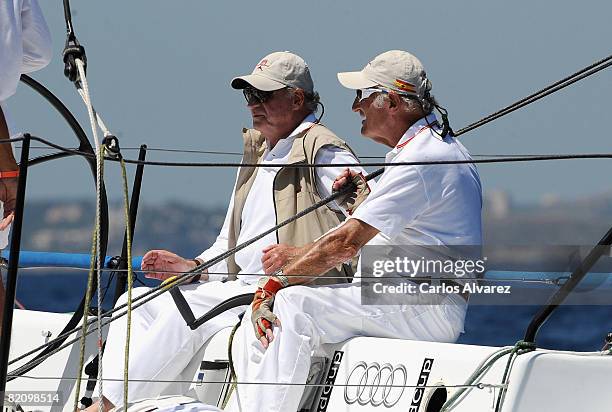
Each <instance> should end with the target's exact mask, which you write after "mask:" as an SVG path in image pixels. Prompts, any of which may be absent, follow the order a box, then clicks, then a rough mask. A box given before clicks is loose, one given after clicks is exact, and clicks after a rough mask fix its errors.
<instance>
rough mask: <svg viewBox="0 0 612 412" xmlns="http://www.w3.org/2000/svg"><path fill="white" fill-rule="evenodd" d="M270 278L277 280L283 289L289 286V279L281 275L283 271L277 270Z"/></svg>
mask: <svg viewBox="0 0 612 412" xmlns="http://www.w3.org/2000/svg"><path fill="white" fill-rule="evenodd" d="M272 276H273V277H275V278H277V279H278V280H279V282H280V283H281V285H283V287H284V288H286V287H287V286H289V278H288V277H287V276H285V274H284V273H283V269H278V270H277V271H276V272H274V273H273V274H272Z"/></svg>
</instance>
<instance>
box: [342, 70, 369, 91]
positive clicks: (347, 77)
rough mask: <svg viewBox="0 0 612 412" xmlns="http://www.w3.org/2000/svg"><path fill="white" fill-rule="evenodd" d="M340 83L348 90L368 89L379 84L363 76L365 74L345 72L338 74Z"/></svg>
mask: <svg viewBox="0 0 612 412" xmlns="http://www.w3.org/2000/svg"><path fill="white" fill-rule="evenodd" d="M338 81H339V82H340V84H341V85H343V86H344V87H346V88H347V89H353V90H357V89H367V88H369V87H374V86H377V85H378V83H376V82H373V81H372V80H370V79H368V78H367V77H365V76H364V75H363V72H344V73H338Z"/></svg>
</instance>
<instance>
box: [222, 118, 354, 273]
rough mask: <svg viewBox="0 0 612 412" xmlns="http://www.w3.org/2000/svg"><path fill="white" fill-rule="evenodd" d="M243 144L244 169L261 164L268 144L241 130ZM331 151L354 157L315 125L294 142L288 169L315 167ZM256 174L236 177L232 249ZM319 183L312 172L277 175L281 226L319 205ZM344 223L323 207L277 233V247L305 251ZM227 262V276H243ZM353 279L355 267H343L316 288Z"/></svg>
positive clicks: (242, 171) (341, 217) (246, 171)
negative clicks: (330, 148)
mask: <svg viewBox="0 0 612 412" xmlns="http://www.w3.org/2000/svg"><path fill="white" fill-rule="evenodd" d="M243 138H244V157H243V163H251V164H258V163H260V162H261V160H262V157H263V154H264V152H265V150H266V141H265V138H264V137H263V136H262V135H261V133H260V132H258V131H257V130H254V129H243ZM328 145H331V146H335V147H339V148H341V149H344V150H348V151H350V152H351V153H352V150H351V149H350V147H349V146H348V145H347V144H346V143H345V142H344V141H342V140H341V139H340V138H338V137H337V136H336V135H335V134H334V133H333V132H331V131H330V130H329V129H327V128H326V127H324V126H322V125H318V124H317V125H314V126H312V127H311V128H309V129H307V130H305V131H304V132H302V133H300V134H299V135H298V136H297V137H296V138H295V140H294V142H293V145H292V147H291V149H290V153H289V159H288V161H287V163H289V164H299V163H314V159H315V156H316V154H317V152H318V151H319V150H320V149H321V148H322V147H323V146H328ZM355 157H356V156H355ZM258 169H259V168H256V167H241V168H240V171H239V172H238V178H237V180H236V188H235V192H234V209H233V211H232V217H231V221H230V227H229V235H228V248H230V249H231V248H233V247H235V246H236V242H237V239H238V235H239V234H240V227H241V220H242V209H243V208H244V204H245V202H246V199H247V196H248V194H249V191H250V190H251V186H252V185H253V182H254V181H255V176H256V175H257V170H258ZM315 182H316V174H315V168H313V167H309V168H306V167H300V168H298V167H284V168H281V169H280V170H279V171H278V173H277V174H276V177H275V178H274V185H273V186H274V188H273V190H274V193H273V196H274V205H275V208H276V223H277V224H278V223H280V222H283V221H284V220H286V219H288V218H290V217H291V216H294V215H295V214H297V213H298V212H300V211H302V210H304V209H306V208H307V207H309V206H311V205H313V204H315V203H316V202H318V201H320V200H321V195H320V194H319V193H318V191H317V186H316V183H315ZM342 220H344V215H342V213H339V212H335V211H334V210H332V209H331V208H329V207H327V206H322V207H320V208H318V209H316V210H315V211H313V212H311V213H309V214H307V215H305V216H302V217H301V218H299V219H297V220H295V221H293V222H292V223H289V224H288V225H286V226H284V227H282V228H280V229H279V230H277V231H276V240H277V242H278V243H285V244H288V245H291V246H303V245H305V244H307V243H310V242H313V241H314V240H316V239H317V238H319V237H320V236H322V235H323V234H325V233H327V232H328V231H329V230H330V229H332V228H334V227H336V226H337V225H338V224H339V223H340V222H341V221H342ZM226 261H227V266H228V269H229V273H234V274H235V273H238V272H240V267H239V266H238V265H237V264H236V261H235V260H234V255H232V256H230V257H229V258H227V260H226ZM353 274H354V264H353V265H352V266H351V265H346V264H344V265H341V266H339V267H336V268H334V269H332V270H330V271H329V272H327V273H326V274H325V275H323V276H321V277H320V278H318V279H317V280H316V281H315V282H314V283H315V284H318V285H320V284H333V283H346V282H350V281H351V279H352V276H353Z"/></svg>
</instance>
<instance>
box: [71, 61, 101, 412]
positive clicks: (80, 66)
mask: <svg viewBox="0 0 612 412" xmlns="http://www.w3.org/2000/svg"><path fill="white" fill-rule="evenodd" d="M75 61H76V65H77V68H78V71H79V77H80V85H81V88H82V93H81V88H77V89H78V90H79V94H80V95H81V97H82V98H83V101H84V102H85V106H86V107H87V113H88V114H89V122H90V124H91V131H92V133H93V140H94V144H95V148H96V149H95V152H96V219H95V225H96V230H98V231H99V227H100V202H101V191H102V162H103V161H104V158H103V157H102V156H100V142H99V139H98V129H97V127H96V126H97V122H96V119H97V115H96V113H95V110H94V108H93V105H92V104H91V95H90V94H89V86H88V84H87V78H86V77H85V65H84V64H83V61H82V60H81V59H76V60H75ZM96 254H97V259H96V264H95V265H96V270H97V295H98V310H97V326H98V342H97V343H98V376H97V381H98V398H99V399H100V402H98V411H99V412H103V404H102V328H101V326H100V325H101V324H102V286H101V285H100V283H101V281H102V279H101V273H102V272H101V271H100V269H101V268H100V256H101V255H102V253H101V246H100V236H96ZM88 310H89V308H85V316H87V312H88Z"/></svg>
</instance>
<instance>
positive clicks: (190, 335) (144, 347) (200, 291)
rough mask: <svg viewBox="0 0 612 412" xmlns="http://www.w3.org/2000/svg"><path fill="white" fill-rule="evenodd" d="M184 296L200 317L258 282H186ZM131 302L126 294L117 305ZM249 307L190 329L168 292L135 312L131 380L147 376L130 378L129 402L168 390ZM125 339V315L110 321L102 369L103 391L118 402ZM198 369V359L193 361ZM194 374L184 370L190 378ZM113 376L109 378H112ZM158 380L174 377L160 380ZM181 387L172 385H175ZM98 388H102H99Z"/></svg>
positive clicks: (136, 291)
mask: <svg viewBox="0 0 612 412" xmlns="http://www.w3.org/2000/svg"><path fill="white" fill-rule="evenodd" d="M180 288H181V291H182V292H183V295H184V296H185V299H186V300H187V302H188V303H189V305H190V306H191V309H192V310H193V312H194V315H195V317H196V318H198V317H200V316H202V315H203V314H205V313H206V312H208V311H209V310H210V309H211V308H213V307H214V306H216V305H217V304H219V303H221V302H222V301H224V300H226V299H229V298H231V297H232V296H236V295H240V294H243V293H252V292H255V290H256V288H257V287H256V285H249V284H246V283H243V282H242V281H240V280H236V281H230V282H225V283H223V282H208V283H200V284H191V285H185V286H181V287H180ZM148 290H149V288H144V287H141V288H135V289H133V291H132V296H133V298H134V297H136V296H139V295H141V294H143V293H144V292H146V291H148ZM125 302H127V293H126V294H124V295H122V296H121V298H120V299H119V300H118V301H117V305H120V304H123V303H125ZM244 310H245V307H244V306H243V307H239V308H234V309H232V310H230V311H227V312H225V313H223V314H222V315H219V316H217V317H215V318H214V319H212V320H210V321H209V322H206V323H205V324H203V325H202V326H200V327H199V328H198V329H196V330H191V329H190V328H189V327H188V326H187V324H186V323H185V320H183V318H182V316H181V315H180V313H179V311H178V309H177V307H176V305H175V303H174V300H172V297H171V296H170V294H169V293H167V292H166V293H163V294H162V295H161V296H159V297H157V298H155V299H153V300H151V301H149V302H147V303H145V304H144V305H142V306H140V307H138V308H136V309H134V311H133V312H132V322H131V323H132V326H131V337H130V353H129V379H130V380H131V379H136V380H143V381H135V382H129V384H128V400H129V401H130V402H132V401H135V400H138V399H143V398H150V397H156V396H159V395H160V394H164V393H165V391H166V389H167V388H168V387H169V386H171V385H172V384H173V383H172V382H171V381H172V380H175V379H177V378H178V377H179V376H181V374H182V372H183V370H184V369H185V367H186V366H187V365H188V364H190V361H191V360H192V358H193V356H194V355H195V354H196V353H197V352H198V351H199V349H200V348H201V347H202V345H203V344H204V343H205V342H206V341H208V340H209V339H210V338H211V337H212V336H213V335H214V334H215V333H217V332H218V331H220V330H221V329H223V328H226V327H230V326H233V325H235V324H236V323H238V315H239V314H240V313H242V312H243V311H244ZM125 339H126V316H124V317H123V318H122V319H120V320H118V321H115V322H113V323H111V326H110V330H109V333H108V339H107V341H106V347H105V350H104V356H103V364H102V373H103V379H105V381H104V382H103V390H102V393H103V394H104V396H105V397H106V398H107V399H108V400H109V401H111V402H112V403H113V404H114V405H115V406H122V405H123V371H124V359H125V358H124V350H125ZM193 364H194V365H195V366H196V368H197V366H199V362H195V363H193ZM195 371H196V369H194V370H193V371H191V375H190V376H188V375H189V374H185V373H183V375H184V376H185V377H187V376H188V377H187V379H192V378H193V376H194V375H195ZM107 379H110V380H107ZM156 380H161V381H170V382H155V381H156ZM175 387H176V386H173V388H175ZM183 387H184V388H183V390H182V393H185V392H187V389H188V388H189V384H188V383H185V384H183ZM94 393H97V389H96V391H95V392H94Z"/></svg>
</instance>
